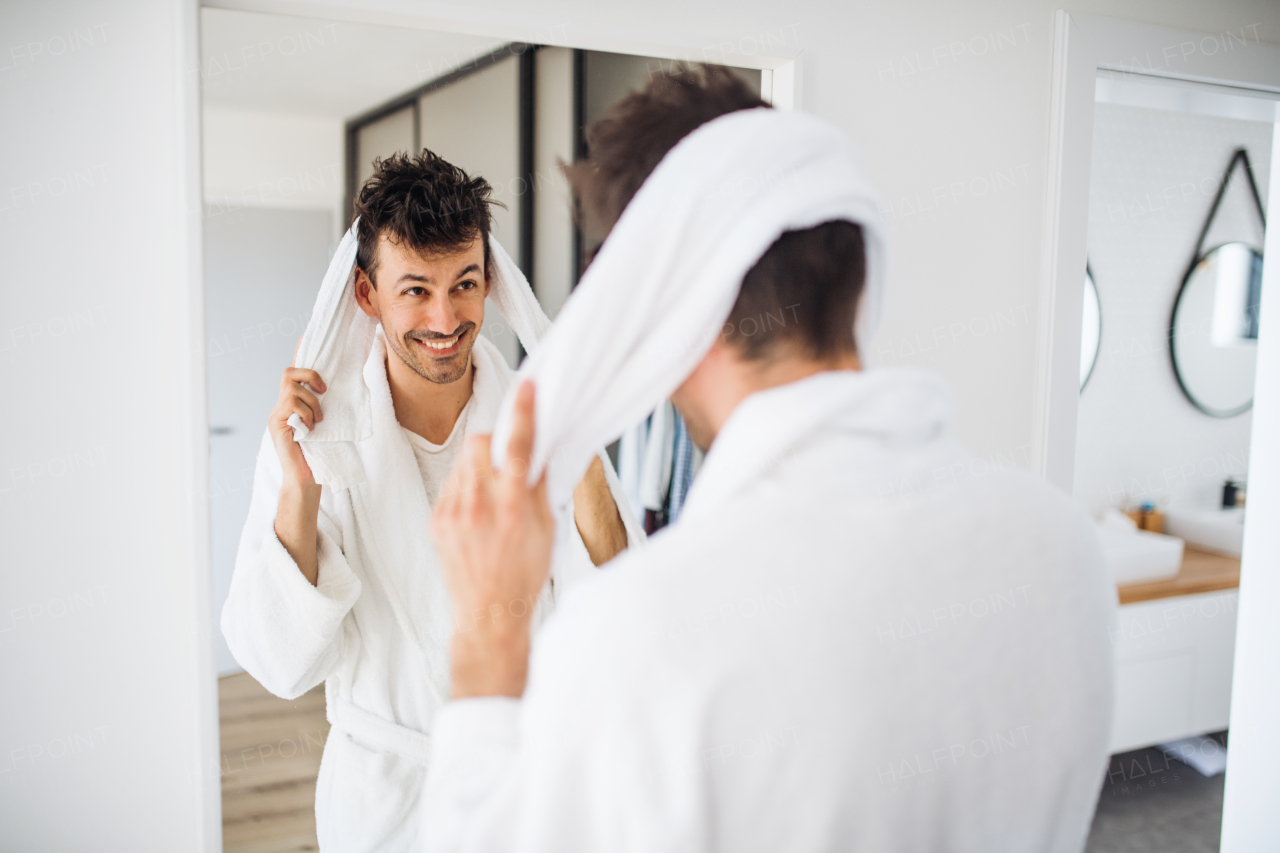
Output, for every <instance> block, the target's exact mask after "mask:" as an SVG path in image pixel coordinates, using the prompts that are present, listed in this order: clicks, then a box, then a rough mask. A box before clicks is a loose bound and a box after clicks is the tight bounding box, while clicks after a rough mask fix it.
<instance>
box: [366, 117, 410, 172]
mask: <svg viewBox="0 0 1280 853" xmlns="http://www.w3.org/2000/svg"><path fill="white" fill-rule="evenodd" d="M413 130H414V128H413V107H412V106H408V107H405V108H404V109H402V110H399V111H397V112H394V113H391V114H390V115H387V116H383V117H382V118H380V119H377V120H376V121H371V122H369V123H368V124H366V125H363V126H362V127H360V129H359V130H357V131H356V133H355V146H356V163H355V166H356V186H357V187H360V186H363V185H364V182H365V181H367V180H368V179H369V176H370V175H372V174H373V160H374V158H375V157H390V156H391V155H392V154H395V153H397V152H401V151H404V152H409V153H412V152H413V150H414V144H413Z"/></svg>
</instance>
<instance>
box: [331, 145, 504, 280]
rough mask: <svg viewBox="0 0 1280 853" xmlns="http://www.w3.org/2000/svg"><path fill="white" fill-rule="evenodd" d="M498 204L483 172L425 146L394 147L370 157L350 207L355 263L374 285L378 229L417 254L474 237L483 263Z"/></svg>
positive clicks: (452, 246) (459, 244) (457, 245)
mask: <svg viewBox="0 0 1280 853" xmlns="http://www.w3.org/2000/svg"><path fill="white" fill-rule="evenodd" d="M501 204H502V203H501V202H499V201H497V200H496V199H494V198H493V187H491V186H490V185H489V182H488V181H486V180H485V179H484V178H482V177H479V176H478V175H477V176H475V177H472V176H471V175H468V174H467V173H466V172H464V171H463V170H462V169H460V168H458V167H457V166H455V165H453V164H452V163H450V162H448V161H447V160H445V159H444V158H443V157H441V156H440V155H439V154H436V153H435V152H433V151H428V150H427V149H425V148H424V149H423V150H422V152H421V153H420V154H418V155H417V156H416V157H410V156H409V155H408V154H404V153H399V154H393V155H391V156H390V157H388V158H386V159H385V160H384V159H382V158H379V159H376V160H374V161H373V175H372V176H371V177H370V178H369V180H367V181H365V183H364V186H363V187H361V188H360V192H359V194H358V195H357V196H356V199H355V210H354V213H355V215H356V216H358V217H360V226H359V228H358V229H357V231H356V237H357V248H356V263H357V264H358V265H359V267H360V268H361V269H362V270H364V271H365V274H366V275H368V276H369V280H370V281H373V282H374V286H375V287H376V286H377V284H376V279H375V278H374V276H375V274H376V273H377V270H378V262H379V258H378V240H379V238H381V237H382V236H384V235H385V236H386V237H387V239H388V240H390V241H391V242H392V243H394V244H396V245H399V246H405V247H407V248H409V249H412V250H413V251H415V252H417V253H419V254H423V255H433V254H442V253H449V252H454V251H457V250H459V249H462V248H464V247H465V246H467V245H468V244H469V243H471V241H473V240H475V239H476V238H477V237H479V238H481V239H482V240H483V241H484V263H485V268H486V269H488V266H489V228H490V226H491V224H492V217H491V215H490V208H491V207H492V206H493V205H499V206H501Z"/></svg>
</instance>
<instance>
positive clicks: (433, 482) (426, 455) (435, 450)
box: [401, 396, 475, 506]
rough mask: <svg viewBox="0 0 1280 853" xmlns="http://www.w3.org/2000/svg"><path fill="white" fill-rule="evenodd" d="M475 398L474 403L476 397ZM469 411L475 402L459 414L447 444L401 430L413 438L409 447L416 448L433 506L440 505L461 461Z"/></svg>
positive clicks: (416, 454) (468, 402)
mask: <svg viewBox="0 0 1280 853" xmlns="http://www.w3.org/2000/svg"><path fill="white" fill-rule="evenodd" d="M471 399H472V400H474V399H475V397H474V396H473V397H472V398H471ZM469 411H471V400H468V401H467V405H465V406H463V407H462V411H461V412H459V413H458V420H457V422H456V423H455V424H454V425H453V432H451V433H449V437H448V438H446V439H445V440H444V444H432V443H431V442H429V441H427V440H426V439H425V438H423V437H422V436H420V435H418V434H417V433H416V432H413V431H412V430H408V429H405V428H404V427H401V429H404V434H405V437H406V438H408V439H409V446H410V447H412V448H413V456H414V458H415V459H417V460H418V471H420V472H421V473H422V485H424V486H426V489H427V503H428V504H430V505H431V506H435V505H436V499H437V498H439V497H440V490H441V489H443V488H444V483H445V480H447V479H448V478H449V473H450V472H451V471H453V463H455V462H456V461H458V456H459V454H461V453H462V436H463V435H465V434H466V431H467V412H469Z"/></svg>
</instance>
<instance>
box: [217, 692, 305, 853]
mask: <svg viewBox="0 0 1280 853" xmlns="http://www.w3.org/2000/svg"><path fill="white" fill-rule="evenodd" d="M218 711H219V716H220V729H221V733H222V849H223V851H224V853H293V851H303V850H318V849H319V847H318V846H317V844H316V817H315V804H316V774H317V773H318V772H319V770H320V752H321V750H322V748H323V747H324V741H325V738H326V737H328V736H329V723H328V722H327V721H326V720H325V717H324V687H323V686H321V687H317V688H316V689H315V690H312V691H311V692H310V693H307V694H306V695H305V696H302V697H301V698H299V699H296V700H294V701H292V702H290V701H287V700H285V699H279V698H277V697H275V696H272V695H271V694H270V693H268V692H267V691H266V690H264V689H263V688H262V686H261V685H260V684H258V682H256V681H254V680H253V678H252V677H250V676H249V675H247V674H244V673H242V674H240V675H231V676H228V677H226V678H223V679H221V680H219V682H218Z"/></svg>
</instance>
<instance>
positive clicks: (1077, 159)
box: [1034, 10, 1280, 853]
mask: <svg viewBox="0 0 1280 853" xmlns="http://www.w3.org/2000/svg"><path fill="white" fill-rule="evenodd" d="M1259 26H1260V25H1257V24H1255V25H1252V27H1250V26H1245V27H1243V28H1241V29H1240V30H1239V31H1237V32H1234V33H1226V32H1223V33H1197V32H1190V31H1186V30H1177V29H1171V28H1168V27H1159V26H1153V25H1150V24H1140V23H1134V22H1131V21H1118V20H1112V19H1108V18H1099V17H1091V16H1085V15H1072V14H1069V13H1068V12H1066V11H1064V10H1058V11H1057V12H1055V14H1054V41H1053V44H1054V51H1053V76H1052V94H1051V98H1050V117H1049V146H1048V151H1049V161H1048V168H1047V170H1046V174H1047V185H1046V188H1045V209H1044V232H1043V248H1042V252H1041V258H1042V263H1041V282H1040V283H1041V289H1040V290H1041V299H1040V304H1041V311H1040V317H1039V327H1040V352H1039V359H1038V365H1037V380H1038V381H1037V383H1036V387H1037V397H1036V400H1035V406H1036V409H1035V418H1034V423H1035V433H1034V448H1035V449H1034V454H1035V455H1034V459H1035V462H1036V467H1037V469H1038V470H1039V473H1040V474H1041V475H1042V476H1044V477H1045V478H1046V479H1048V480H1049V481H1050V482H1052V483H1054V484H1055V485H1058V486H1059V487H1061V488H1063V489H1064V490H1066V491H1067V492H1070V491H1071V486H1072V482H1071V481H1072V474H1073V469H1074V465H1075V440H1076V417H1077V410H1078V402H1079V396H1080V393H1079V381H1080V380H1079V364H1080V324H1081V313H1082V307H1083V298H1084V295H1083V289H1082V288H1081V286H1080V273H1081V272H1082V271H1083V270H1084V268H1085V254H1086V241H1087V234H1088V218H1089V217H1088V204H1089V167H1090V159H1091V156H1092V137H1093V105H1094V85H1095V80H1096V77H1097V74H1098V72H1099V71H1100V70H1101V71H1123V72H1127V73H1131V74H1132V73H1139V74H1144V75H1147V76H1152V77H1164V78H1169V79H1174V80H1183V81H1190V82H1197V83H1212V84H1216V85H1220V86H1230V87H1233V88H1237V89H1244V90H1252V91H1255V92H1266V93H1269V94H1272V95H1275V94H1280V47H1277V46H1274V45H1269V44H1263V43H1260V42H1259V41H1258V40H1257V29H1258V27H1259ZM1277 119H1280V114H1278V115H1277ZM1276 127H1277V132H1276V135H1275V136H1274V137H1273V138H1274V140H1275V141H1274V142H1273V143H1272V169H1271V192H1270V194H1269V202H1270V206H1271V207H1272V208H1273V209H1274V208H1276V207H1280V201H1277V196H1278V194H1280V168H1276V166H1277V165H1280V163H1278V160H1277V157H1276V154H1277V153H1280V124H1277V125H1276ZM1264 256H1266V257H1272V258H1280V229H1272V230H1271V231H1270V232H1269V233H1268V235H1267V238H1266V246H1265V251H1264ZM1262 289H1263V294H1264V295H1263V301H1262V313H1263V317H1264V319H1263V320H1262V323H1263V324H1264V325H1265V326H1266V327H1267V328H1270V329H1280V263H1271V264H1266V263H1265V262H1264V267H1263V284H1262ZM1255 388H1256V391H1255V395H1254V408H1253V436H1252V441H1251V447H1250V462H1249V505H1250V507H1251V510H1250V515H1251V516H1253V517H1255V518H1256V517H1258V516H1260V515H1261V516H1265V517H1267V518H1280V442H1278V441H1276V439H1275V437H1276V436H1280V334H1276V333H1275V332H1271V333H1269V334H1263V335H1261V336H1260V337H1259V341H1258V372H1257V378H1256V382H1255ZM1276 566H1280V528H1277V526H1276V525H1262V524H1253V525H1246V529H1245V543H1244V557H1243V560H1242V569H1241V576H1240V599H1239V611H1238V620H1237V627H1236V656H1235V663H1234V670H1233V679H1232V689H1231V743H1230V748H1229V749H1228V757H1227V777H1226V792H1225V797H1224V804H1223V820H1222V847H1221V849H1222V851H1223V853H1244V851H1253V850H1264V849H1265V850H1274V849H1277V848H1280V811H1278V810H1276V809H1275V805H1274V804H1275V803H1276V802H1280V776H1277V775H1276V773H1275V770H1274V768H1275V765H1276V764H1277V762H1280V727H1277V726H1275V720H1277V719H1280V672H1278V671H1277V670H1280V666H1277V663H1276V660H1275V655H1274V650H1275V649H1276V648H1280V620H1276V619H1274V618H1273V617H1274V614H1275V613H1276V612H1277V611H1280V572H1277V571H1275V567H1276ZM1268 569H1270V571H1268Z"/></svg>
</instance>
